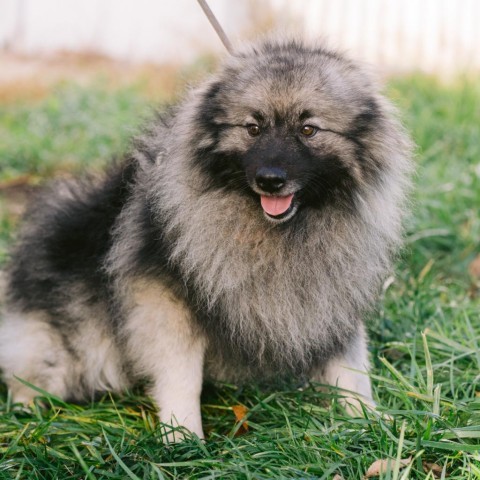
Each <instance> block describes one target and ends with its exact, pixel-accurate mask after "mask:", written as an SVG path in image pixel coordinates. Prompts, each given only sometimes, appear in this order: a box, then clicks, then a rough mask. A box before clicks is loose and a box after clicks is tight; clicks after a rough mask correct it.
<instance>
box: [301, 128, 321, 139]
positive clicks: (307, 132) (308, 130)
mask: <svg viewBox="0 0 480 480" xmlns="http://www.w3.org/2000/svg"><path fill="white" fill-rule="evenodd" d="M300 132H301V134H302V135H303V136H304V137H313V136H314V135H315V134H316V133H317V128H315V127H312V126H311V125H304V126H303V127H302V129H301V130H300Z"/></svg>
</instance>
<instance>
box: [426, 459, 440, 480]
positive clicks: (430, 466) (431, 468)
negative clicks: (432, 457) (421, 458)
mask: <svg viewBox="0 0 480 480" xmlns="http://www.w3.org/2000/svg"><path fill="white" fill-rule="evenodd" d="M423 470H424V472H425V473H429V472H432V473H433V476H434V477H435V478H441V476H442V470H443V469H442V467H441V466H440V465H437V464H436V463H431V462H423Z"/></svg>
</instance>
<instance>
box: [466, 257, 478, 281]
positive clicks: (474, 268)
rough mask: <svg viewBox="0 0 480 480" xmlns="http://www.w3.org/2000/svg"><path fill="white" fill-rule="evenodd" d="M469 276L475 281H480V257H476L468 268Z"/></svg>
mask: <svg viewBox="0 0 480 480" xmlns="http://www.w3.org/2000/svg"><path fill="white" fill-rule="evenodd" d="M468 271H469V272H470V275H471V276H472V277H473V278H474V279H475V280H480V255H477V256H476V257H475V258H474V259H473V261H472V262H471V263H470V265H469V267H468Z"/></svg>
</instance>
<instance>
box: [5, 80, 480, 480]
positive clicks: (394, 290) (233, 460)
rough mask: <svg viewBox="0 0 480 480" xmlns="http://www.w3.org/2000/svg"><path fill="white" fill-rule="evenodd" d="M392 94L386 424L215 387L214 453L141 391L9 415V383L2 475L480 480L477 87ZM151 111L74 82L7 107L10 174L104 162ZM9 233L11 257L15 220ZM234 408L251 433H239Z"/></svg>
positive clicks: (329, 405)
mask: <svg viewBox="0 0 480 480" xmlns="http://www.w3.org/2000/svg"><path fill="white" fill-rule="evenodd" d="M389 93H390V95H391V97H392V98H394V100H395V101H396V102H397V103H398V104H399V106H400V108H401V109H402V110H403V111H404V112H405V122H406V124H407V125H408V127H409V129H410V130H411V131H412V133H413V136H414V138H415V141H416V142H417V144H418V155H417V156H418V164H419V168H418V174H417V178H416V185H417V188H416V192H415V195H414V207H413V214H412V216H411V218H410V219H409V222H408V232H407V246H406V248H405V251H404V253H403V256H402V258H401V259H400V260H399V261H398V262H397V266H396V275H395V279H394V281H393V282H391V283H390V284H389V286H388V288H386V291H385V294H384V298H383V299H382V303H381V306H380V308H379V311H378V312H377V313H376V314H375V315H373V318H372V319H371V321H370V324H369V327H370V328H369V331H370V335H371V353H372V359H373V369H372V372H373V373H372V376H373V383H374V389H375V394H376V398H377V399H378V403H379V410H380V411H381V412H384V413H385V414H388V415H389V416H390V417H391V418H390V419H389V418H388V417H386V416H382V415H380V414H378V413H367V412H366V413H365V416H364V418H349V417H347V416H346V415H345V414H344V412H343V410H342V408H341V406H340V405H339V404H338V397H337V395H335V394H334V393H332V392H330V393H325V392H324V393H321V392H317V391H315V390H314V389H313V388H306V389H304V390H302V391H300V390H294V389H286V390H281V389H280V390H277V391H271V390H269V391H265V390H261V389H258V388H257V387H255V386H250V387H248V388H244V389H238V388H236V387H235V386H231V385H216V386H209V387H208V388H207V389H206V391H205V392H204V395H203V397H204V398H203V407H202V408H203V418H204V425H205V427H206V431H207V437H208V438H207V441H206V442H205V443H202V442H200V441H198V439H194V438H192V439H189V440H187V441H186V442H184V443H183V444H180V445H177V446H165V445H164V444H163V443H162V428H161V426H160V425H159V424H158V421H157V419H156V416H155V411H154V406H153V404H152V403H151V401H150V400H149V399H147V398H145V397H144V396H142V394H141V391H135V392H128V393H126V394H125V395H124V396H121V397H111V396H109V395H106V396H105V397H104V398H102V399H101V400H99V401H97V402H95V403H91V404H87V405H83V406H76V405H69V404H65V403H63V402H61V401H59V400H57V399H54V398H50V399H49V400H48V401H49V403H50V408H48V409H45V408H43V407H42V406H41V405H40V403H39V404H38V405H35V406H33V407H32V408H24V407H22V406H20V405H12V403H11V401H10V399H9V397H8V395H7V392H6V389H5V388H4V387H3V390H2V391H1V392H0V419H1V420H0V478H8V479H9V478H21V479H23V478H28V479H33V478H35V479H53V478H61V479H63V478H69V479H70V478H72V479H111V478H122V479H123V478H130V479H163V478H165V479H170V478H194V479H207V478H208V479H213V478H219V479H271V478H292V479H293V478H295V479H298V478H303V479H310V478H323V479H332V478H333V477H334V475H335V474H336V473H338V474H341V475H342V476H343V478H344V479H361V478H362V477H363V475H364V474H365V472H366V470H367V469H368V467H369V466H370V465H371V464H372V463H373V462H374V461H375V460H377V459H385V458H393V459H394V462H393V464H392V466H391V468H390V469H389V470H388V471H387V472H386V473H384V474H383V475H382V477H381V478H383V479H390V480H393V479H400V478H405V479H406V478H412V479H423V478H428V479H433V478H434V476H433V474H427V473H425V472H424V468H423V465H424V462H433V463H436V464H438V465H439V466H440V467H441V468H443V469H444V470H443V475H444V477H443V478H449V479H478V478H480V385H479V382H480V349H479V343H480V318H479V317H480V313H479V312H480V301H479V299H478V296H476V295H475V289H474V288H472V280H471V279H470V278H469V275H468V265H469V263H470V262H471V261H472V260H473V258H474V257H475V255H476V254H477V253H480V82H478V81H477V82H476V83H475V82H473V81H459V82H457V83H455V84H453V85H450V86H442V85H440V84H439V83H437V82H436V81H435V80H433V79H429V78H425V77H413V78H405V79H399V80H396V81H393V82H391V84H390V87H389ZM147 106H148V102H147V100H146V99H145V98H144V97H143V96H142V95H141V94H140V93H139V92H138V91H137V90H135V89H127V90H122V91H117V92H114V93H112V92H110V93H107V92H106V91H104V90H102V89H101V88H98V87H93V88H92V87H89V88H88V89H82V88H79V87H72V86H66V87H64V88H62V89H61V90H60V91H58V92H57V93H53V94H52V95H51V96H50V97H48V98H47V99H45V100H44V101H42V102H40V103H38V104H36V105H33V106H26V105H19V106H15V105H13V106H12V105H10V106H8V108H7V107H1V106H0V111H1V112H2V115H1V116H0V118H1V121H0V132H1V133H0V138H1V141H0V145H1V147H0V149H1V150H0V158H1V159H2V167H3V165H4V164H6V165H8V167H7V168H6V170H5V171H4V172H2V173H1V175H2V176H4V178H13V177H15V176H16V175H20V174H28V175H35V176H37V175H39V176H44V175H50V174H51V173H52V172H53V171H54V170H58V169H59V170H61V171H63V170H64V169H66V168H70V167H73V168H74V169H79V168H83V167H84V166H85V165H87V164H91V165H93V166H97V165H98V163H97V162H98V160H99V159H102V160H101V161H103V159H104V158H105V157H108V156H109V155H110V154H113V153H116V152H119V151H120V150H121V149H122V148H123V146H124V145H125V137H126V134H127V133H128V132H130V131H131V130H132V129H134V128H135V126H136V125H137V122H138V118H139V116H141V115H142V114H144V113H145V111H144V108H145V107H147ZM5 111H7V112H8V115H6V116H5V115H4V112H5ZM39 119H40V120H39ZM60 131H61V132H62V134H61V136H59V132H60ZM46 136H47V137H48V138H45V137H46ZM5 138H7V139H8V141H7V142H5V141H4V139H5ZM1 222H2V223H1V225H2V235H3V237H2V236H0V241H1V239H2V238H3V242H4V244H3V246H2V244H1V243H0V248H4V245H5V244H7V243H9V242H10V240H9V232H10V231H11V230H12V224H13V223H14V222H13V220H12V219H10V218H8V217H5V216H4V218H3V219H2V220H1ZM3 255H5V253H3ZM477 294H478V293H477ZM424 332H425V333H424ZM238 404H241V405H245V406H246V407H247V408H248V410H249V412H248V416H247V420H248V423H249V430H248V432H247V433H245V434H242V435H239V436H235V432H236V431H237V430H238V429H239V427H240V425H239V424H237V423H236V422H235V416H234V414H233V412H232V410H231V407H232V406H234V405H238ZM408 457H412V460H411V462H410V463H409V465H408V467H406V468H405V469H399V464H398V462H397V461H396V459H401V458H408Z"/></svg>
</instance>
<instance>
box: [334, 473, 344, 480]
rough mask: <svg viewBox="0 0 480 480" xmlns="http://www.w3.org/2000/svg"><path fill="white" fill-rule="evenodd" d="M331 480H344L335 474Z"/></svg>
mask: <svg viewBox="0 0 480 480" xmlns="http://www.w3.org/2000/svg"><path fill="white" fill-rule="evenodd" d="M332 480H344V478H343V477H342V476H341V475H339V474H338V473H336V474H335V476H334V477H333V478H332Z"/></svg>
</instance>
